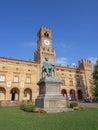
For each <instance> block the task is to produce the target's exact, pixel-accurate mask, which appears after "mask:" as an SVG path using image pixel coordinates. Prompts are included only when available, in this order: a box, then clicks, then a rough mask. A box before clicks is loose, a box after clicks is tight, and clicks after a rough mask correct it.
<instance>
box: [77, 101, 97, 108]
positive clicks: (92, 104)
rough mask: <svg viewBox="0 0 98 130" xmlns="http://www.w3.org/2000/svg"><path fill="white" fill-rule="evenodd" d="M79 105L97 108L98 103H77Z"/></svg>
mask: <svg viewBox="0 0 98 130" xmlns="http://www.w3.org/2000/svg"><path fill="white" fill-rule="evenodd" d="M78 104H79V106H81V107H93V108H98V103H80V102H79V103H78Z"/></svg>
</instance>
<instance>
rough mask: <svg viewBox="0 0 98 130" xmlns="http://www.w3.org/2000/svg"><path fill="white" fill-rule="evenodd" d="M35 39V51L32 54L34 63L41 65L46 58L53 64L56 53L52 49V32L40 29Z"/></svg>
mask: <svg viewBox="0 0 98 130" xmlns="http://www.w3.org/2000/svg"><path fill="white" fill-rule="evenodd" d="M37 37H38V40H37V50H36V51H35V53H34V61H35V62H38V63H40V64H41V65H42V63H43V61H44V58H45V57H48V59H49V61H50V62H52V63H53V64H54V61H55V55H56V52H55V50H54V49H53V48H52V30H51V29H49V28H46V27H41V28H40V29H39V31H38V33H37Z"/></svg>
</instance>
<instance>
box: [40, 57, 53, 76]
mask: <svg viewBox="0 0 98 130" xmlns="http://www.w3.org/2000/svg"><path fill="white" fill-rule="evenodd" d="M53 72H54V73H55V65H54V64H52V63H51V62H49V61H48V57H45V61H44V62H43V65H42V74H43V73H44V74H46V76H48V77H52V73H53Z"/></svg>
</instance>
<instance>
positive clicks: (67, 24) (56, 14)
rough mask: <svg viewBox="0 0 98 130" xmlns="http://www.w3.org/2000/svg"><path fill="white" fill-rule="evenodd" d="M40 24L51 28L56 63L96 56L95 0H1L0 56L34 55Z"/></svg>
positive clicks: (97, 17)
mask: <svg viewBox="0 0 98 130" xmlns="http://www.w3.org/2000/svg"><path fill="white" fill-rule="evenodd" d="M41 26H46V27H48V28H51V29H52V31H53V47H54V48H55V49H56V53H57V55H56V63H58V64H59V63H62V64H63V65H67V64H69V65H70V66H72V64H74V63H75V64H77V63H78V60H81V59H92V60H93V62H94V61H95V60H96V59H97V58H98V0H0V57H3V56H5V57H11V58H15V59H22V60H28V59H33V57H34V51H35V50H36V45H37V44H36V43H37V31H38V30H39V28H40V27H41Z"/></svg>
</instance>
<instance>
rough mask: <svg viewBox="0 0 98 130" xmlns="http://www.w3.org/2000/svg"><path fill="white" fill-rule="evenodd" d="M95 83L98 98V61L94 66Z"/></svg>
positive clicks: (95, 93)
mask: <svg viewBox="0 0 98 130" xmlns="http://www.w3.org/2000/svg"><path fill="white" fill-rule="evenodd" d="M93 83H94V86H95V87H94V95H95V96H97V97H98V61H97V62H96V65H95V66H94V72H93Z"/></svg>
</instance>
